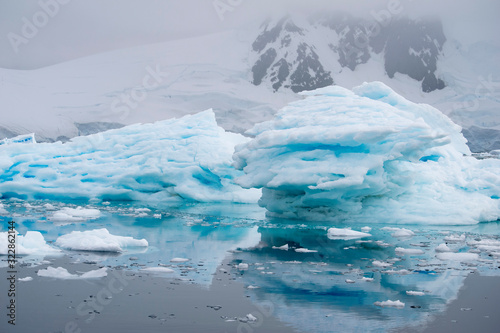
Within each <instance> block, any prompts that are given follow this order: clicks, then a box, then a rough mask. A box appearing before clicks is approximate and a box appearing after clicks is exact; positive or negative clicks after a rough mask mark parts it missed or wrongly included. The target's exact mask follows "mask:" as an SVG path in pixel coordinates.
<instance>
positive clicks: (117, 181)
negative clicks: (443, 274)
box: [0, 110, 260, 213]
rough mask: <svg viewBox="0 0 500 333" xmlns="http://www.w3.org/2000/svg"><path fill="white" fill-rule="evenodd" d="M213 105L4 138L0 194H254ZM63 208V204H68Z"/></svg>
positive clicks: (191, 197)
mask: <svg viewBox="0 0 500 333" xmlns="http://www.w3.org/2000/svg"><path fill="white" fill-rule="evenodd" d="M246 141H248V138H245V137H244V136H242V135H240V134H234V133H229V132H225V131H224V130H223V129H222V128H221V127H219V126H218V125H217V122H216V120H215V115H214V113H213V111H212V110H207V111H204V112H200V113H198V114H195V115H189V116H185V117H183V118H180V119H169V120H165V121H159V122H156V123H153V124H136V125H130V126H127V127H123V128H120V129H115V130H109V131H107V132H103V133H99V134H94V135H89V136H86V137H77V138H74V139H72V140H71V141H70V142H67V143H64V144H63V143H61V142H56V143H31V144H22V145H21V144H6V145H0V194H1V196H2V197H3V198H8V197H18V198H26V199H56V200H58V199H60V200H63V201H64V200H68V199H84V200H89V199H99V200H102V201H106V200H144V201H146V200H147V201H151V200H155V201H164V202H165V201H170V202H172V201H174V202H182V201H183V200H187V201H200V202H214V201H230V202H256V201H257V199H258V198H259V196H260V191H259V190H257V189H242V188H241V187H240V186H238V185H236V184H235V183H234V182H233V179H234V178H235V177H236V176H238V175H240V174H242V172H241V171H238V170H236V169H235V168H233V167H232V163H233V160H232V154H233V152H234V146H235V145H236V144H241V143H243V142H246ZM63 213H64V212H63Z"/></svg>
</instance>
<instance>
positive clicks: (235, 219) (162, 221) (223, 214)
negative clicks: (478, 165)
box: [0, 201, 500, 332]
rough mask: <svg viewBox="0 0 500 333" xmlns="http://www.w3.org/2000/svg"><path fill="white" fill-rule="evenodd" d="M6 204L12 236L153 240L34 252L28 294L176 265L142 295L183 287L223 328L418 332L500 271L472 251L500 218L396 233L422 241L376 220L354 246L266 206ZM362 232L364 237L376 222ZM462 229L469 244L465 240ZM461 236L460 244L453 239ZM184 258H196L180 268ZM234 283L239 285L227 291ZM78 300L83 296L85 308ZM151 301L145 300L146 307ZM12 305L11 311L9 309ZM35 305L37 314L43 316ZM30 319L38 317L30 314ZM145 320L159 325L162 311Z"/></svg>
mask: <svg viewBox="0 0 500 333" xmlns="http://www.w3.org/2000/svg"><path fill="white" fill-rule="evenodd" d="M3 203H4V205H5V208H6V209H7V210H8V211H9V213H10V214H11V215H9V216H5V217H2V218H1V219H0V221H1V222H2V224H1V225H2V227H1V229H0V231H6V230H7V222H8V221H9V220H14V221H15V222H16V223H17V230H18V232H19V233H20V234H22V235H24V234H25V233H26V231H28V230H37V231H40V232H41V233H42V234H43V235H44V237H45V240H46V241H48V242H53V241H55V240H56V239H57V237H59V236H61V235H64V234H67V233H70V232H72V231H75V230H80V231H83V230H91V229H99V228H106V229H108V230H109V232H110V233H111V234H114V235H120V236H132V237H134V238H136V239H141V238H145V239H146V240H148V242H149V247H148V248H147V249H142V248H135V249H133V248H129V249H127V250H126V252H123V253H120V254H111V253H96V252H74V251H63V253H62V254H61V255H60V256H56V257H44V256H35V255H31V256H25V257H23V258H22V259H21V261H20V262H19V263H18V267H19V273H18V277H25V276H32V277H33V278H34V280H33V281H31V282H18V286H17V288H19V289H20V290H21V291H22V290H23V288H28V287H27V286H28V284H29V288H30V290H34V292H33V293H34V294H36V290H37V288H38V286H39V287H40V288H49V289H50V288H51V289H50V290H51V292H52V293H53V294H56V293H57V288H58V287H57V286H58V284H57V283H55V282H53V281H58V280H54V279H52V278H44V277H37V276H36V271H37V270H38V269H44V268H46V267H48V266H53V267H64V268H66V269H68V271H70V272H75V270H76V271H78V270H80V271H88V270H92V269H97V268H98V267H102V266H108V267H109V272H113V271H120V272H127V274H129V275H131V276H140V277H143V276H145V273H144V272H143V271H140V270H141V269H142V268H145V267H158V266H161V267H169V268H172V269H173V270H174V271H175V272H174V273H171V274H147V276H148V277H149V278H141V279H139V280H137V281H135V282H134V283H135V284H134V286H135V287H134V288H138V289H139V290H146V289H147V287H148V286H147V285H146V284H151V285H152V284H153V282H152V281H155V283H154V284H155V285H157V284H158V283H160V284H161V283H165V284H172V283H174V284H180V285H183V286H184V287H182V288H185V290H184V291H183V292H184V293H185V295H190V296H189V297H190V298H191V300H190V302H192V304H195V305H196V304H197V302H198V303H199V306H200V307H203V308H207V306H208V309H205V311H210V312H207V316H208V315H210V316H211V317H210V318H209V317H207V318H206V320H207V323H208V322H209V321H210V322H211V323H212V324H213V325H216V326H217V325H220V330H219V331H221V332H222V331H231V332H232V331H239V332H249V331H252V332H253V331H256V332H266V331H268V330H270V329H271V328H270V327H272V330H273V331H279V329H283V331H298V332H335V331H338V332H356V331H359V332H364V331H367V330H369V331H375V332H376V331H380V332H385V331H387V330H390V329H402V328H405V327H408V326H411V327H419V326H422V325H425V324H426V323H427V322H428V321H429V319H430V318H432V315H435V314H438V313H440V312H443V311H445V310H446V306H447V304H448V303H449V302H450V301H452V300H453V299H455V298H456V297H457V294H458V291H459V290H460V288H461V287H462V285H463V283H464V280H465V278H466V276H467V275H468V274H469V273H470V272H474V271H475V272H479V273H480V274H482V275H489V276H498V275H500V269H499V268H498V267H499V262H498V258H497V257H496V256H495V255H491V253H488V252H486V251H480V250H478V249H477V248H476V247H474V246H473V245H472V244H471V242H473V241H475V240H476V241H477V240H480V239H498V236H499V230H500V229H499V227H500V225H499V223H498V222H491V223H482V224H478V225H473V226H423V225H405V226H401V225H397V226H395V225H391V226H389V227H393V228H407V229H410V230H412V231H413V232H414V235H413V236H411V237H406V238H401V237H399V238H398V237H394V236H393V235H392V234H393V233H394V230H387V229H384V230H383V229H382V228H383V227H388V225H381V224H373V225H370V227H371V228H372V229H371V231H370V233H371V234H372V237H368V238H361V239H347V240H346V239H329V238H328V237H327V229H328V228H330V227H338V228H345V227H347V226H346V225H342V224H335V223H328V222H314V223H312V222H307V223H306V222H304V221H291V220H280V219H268V218H266V217H265V213H264V211H263V210H262V209H260V208H259V207H257V206H255V205H201V204H200V205H191V206H183V207H160V206H149V207H148V208H149V209H150V210H149V211H144V210H141V208H145V207H146V206H144V205H138V204H127V203H123V204H110V205H107V206H106V205H93V206H92V205H91V206H88V205H84V206H85V207H87V208H89V207H93V208H97V209H99V210H100V211H101V212H102V213H103V215H102V217H100V218H98V219H95V220H86V221H80V222H72V223H61V222H54V221H51V216H52V215H53V214H54V212H55V211H54V210H46V209H45V208H44V207H43V204H45V203H47V202H46V201H44V202H30V204H29V205H26V203H25V202H23V201H4V202H3ZM51 204H52V205H54V206H55V209H56V211H57V209H60V208H62V207H68V206H69V207H75V206H73V205H74V204H69V203H65V204H63V203H58V202H51ZM155 214H156V217H155ZM159 214H161V217H160V216H159ZM350 226H351V227H352V228H353V229H354V230H358V231H359V230H360V229H361V227H364V226H365V225H350ZM462 234H464V235H465V237H466V238H465V241H463V240H459V239H458V238H457V237H455V236H460V235H462ZM446 237H447V238H446ZM445 238H446V239H448V241H446V240H445ZM454 238H457V240H455V241H453V239H454ZM445 242H446V243H448V246H449V247H450V248H451V249H452V250H453V251H455V252H468V251H472V252H477V253H478V255H479V259H478V260H474V261H467V262H460V261H450V260H439V259H437V258H436V252H435V248H436V246H438V245H439V244H441V243H445ZM283 245H288V250H284V249H278V248H277V247H282V246H283ZM273 247H274V248H273ZM397 247H401V248H405V249H409V248H411V249H418V250H422V251H423V254H418V255H408V254H402V253H400V252H397V251H396V250H395V249H396V248H397ZM297 249H302V250H299V251H302V252H298V251H296V250H297ZM176 257H180V258H187V259H189V261H187V262H184V263H172V262H170V260H171V259H172V258H176ZM247 265H248V266H247ZM5 266H6V262H5V260H2V262H0V267H2V268H0V272H1V273H2V276H3V275H6V271H7V268H6V267H5ZM77 268H78V269H77ZM23 270H24V271H23ZM108 278H109V277H108ZM158 281H162V282H158ZM228 281H230V283H231V287H227V286H228V283H229V282H228ZM50 283H52V284H50ZM89 283H90V284H91V283H92V282H89V281H86V280H78V281H71V287H68V286H69V285H68V284H64V283H62V282H61V284H60V286H61V288H78V285H80V286H83V287H85V288H87V287H89ZM141 283H142V289H141ZM0 287H1V288H2V290H0V293H2V296H3V294H4V293H6V290H4V289H6V288H7V286H6V285H5V282H4V284H1V285H0ZM130 288H132V287H130ZM179 288H181V287H179ZM228 288H229V289H228ZM49 289H47V290H49ZM224 290H226V291H227V290H231V292H224ZM216 291H217V295H218V296H217V297H218V301H219V302H224V300H226V301H228V302H232V303H231V304H233V305H231V306H229V307H228V306H226V307H222V309H215V310H214V308H213V307H211V306H216V305H217V304H215V305H214V304H206V303H208V302H209V301H208V300H206V297H208V298H210V297H215V296H213V295H214V294H213V293H215V292H216ZM408 291H417V292H421V293H423V295H411V293H410V294H408V293H407V292H408ZM40 293H41V292H40ZM150 293H151V291H150ZM157 293H158V291H154V290H153V291H152V294H150V295H151V296H144V297H145V298H144V299H142V301H141V302H143V303H144V304H146V303H147V304H148V305H147V306H150V307H151V306H153V308H154V304H153V305H151V302H149V301H148V299H150V300H152V299H155V297H157V296H158V295H157ZM204 293H208V294H206V295H205V294H204ZM210 293H212V294H210ZM207 295H208V296H207ZM210 295H212V296H210ZM23 297H28V296H23ZM64 297H65V298H66V300H67V301H68V302H70V303H71V302H73V299H71V297H72V296H70V295H66V294H65V296H64ZM74 297H76V296H74ZM148 297H149V298H148ZM387 300H392V301H396V300H399V301H401V302H403V303H404V307H402V308H394V307H381V306H377V305H375V304H374V303H376V302H382V301H387ZM77 301H78V300H77V299H74V302H75V303H76V302H77ZM26 302H30V303H33V304H35V305H36V302H37V299H36V295H32V296H31V298H26ZM117 302H118V301H115V305H116V304H117ZM119 302H123V304H122V303H120V304H121V305H122V309H123V310H120V309H115V310H114V311H115V312H113V311H108V312H106V311H104V310H103V311H102V313H103V314H102V317H103V318H107V319H106V320H108V321H109V323H112V322H113V320H118V319H117V318H114V317H113V313H114V315H119V314H120V311H128V310H125V309H126V304H125V303H127V302H131V300H128V299H127V298H123V299H120V301H119ZM141 302H136V303H135V304H136V305H138V306H140V304H141ZM179 302H180V303H182V301H180V300H179ZM248 302H251V305H252V306H251V307H248V306H247V305H248V304H247V303H248ZM2 303H3V301H2ZM70 303H68V304H70ZM180 303H179V304H180ZM238 304H240V305H241V307H242V309H241V314H240V315H238V314H235V312H234V311H231V310H235V309H237V308H238ZM179 306H181V305H179ZM2 308H3V309H5V307H4V304H2ZM35 308H36V306H34V307H33V308H30V310H29V311H35V310H33V309H35ZM194 308H197V306H196V307H194ZM194 308H193V307H191V309H192V310H189V309H190V308H186V309H184V310H182V311H183V312H184V314H183V315H185V316H187V317H189V315H190V311H193V313H194V312H195V311H196V310H194ZM231 308H233V309H231ZM65 309H67V310H65V312H64V313H67V315H61V311H59V312H58V313H55V312H56V310H54V313H52V315H51V312H50V311H48V312H47V313H46V315H45V317H42V318H38V319H37V320H35V321H34V322H33V325H34V326H30V327H36V325H37V324H36V321H38V322H41V321H54V320H55V321H58V320H60V321H61V322H65V321H67V320H68V318H73V319H75V318H76V320H78V319H79V318H78V317H79V315H77V314H75V311H74V310H72V307H71V306H67V307H65ZM26 311H28V310H26ZM247 311H250V312H247ZM213 313H216V315H213ZM248 313H252V314H253V315H254V317H255V318H256V319H255V320H254V321H252V318H251V317H250V318H248V317H245V315H246V314H248ZM23 316H24V318H26V317H27V316H26V314H23ZM51 316H52V317H51ZM177 316H178V317H179V316H181V314H179V313H178V314H177ZM4 317H5V316H4V314H3V313H2V318H4ZM80 317H81V316H80ZM141 318H142V317H141ZM203 318H204V317H203V316H201V315H200V317H198V325H202V324H203V321H204V320H205V319H203ZM80 319H81V318H80ZM160 319H161V318H160ZM137 320H145V321H151V320H157V315H156V314H155V315H154V316H153V317H152V318H142V319H137ZM162 320H163V319H162ZM82 322H83V319H82ZM167 322H169V321H167V320H166V319H165V323H167ZM179 322H181V321H180V320H179ZM182 323H183V324H182V325H180V326H178V327H177V330H174V331H186V332H188V331H190V329H189V323H188V322H187V321H185V322H182ZM161 324H163V322H162V323H161ZM109 325H110V324H109ZM193 325H194V324H193ZM242 325H245V326H242ZM266 325H267V326H266ZM269 325H275V326H269ZM90 327H91V326H89V328H90ZM103 327H104V326H103ZM193 327H195V326H193ZM196 327H198V326H196ZM211 327H212V326H211ZM0 328H2V332H3V331H4V329H12V327H10V326H7V324H6V320H3V319H2V322H1V323H0ZM82 328H85V327H84V326H83V327H82ZM155 329H156V328H151V329H150V330H149V331H155ZM159 330H160V329H159ZM61 331H64V329H61ZM83 331H85V330H83ZM88 331H96V329H90V330H88ZM97 331H98V330H97ZM109 331H112V330H109ZM122 331H126V330H125V329H122ZM146 331H148V330H146ZM167 331H168V330H167ZM194 331H196V330H194ZM215 331H217V330H215Z"/></svg>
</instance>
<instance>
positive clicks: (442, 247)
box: [435, 243, 452, 253]
mask: <svg viewBox="0 0 500 333" xmlns="http://www.w3.org/2000/svg"><path fill="white" fill-rule="evenodd" d="M435 251H436V252H441V253H443V252H452V251H451V249H450V248H449V247H448V245H446V244H445V243H441V244H439V245H438V246H436V249H435Z"/></svg>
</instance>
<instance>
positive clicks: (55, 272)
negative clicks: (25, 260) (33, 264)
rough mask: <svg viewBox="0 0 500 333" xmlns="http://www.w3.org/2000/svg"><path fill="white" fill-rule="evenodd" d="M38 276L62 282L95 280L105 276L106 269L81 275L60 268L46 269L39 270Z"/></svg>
mask: <svg viewBox="0 0 500 333" xmlns="http://www.w3.org/2000/svg"><path fill="white" fill-rule="evenodd" d="M37 275H38V276H43V277H51V278H55V279H64V280H78V279H96V278H101V277H104V276H107V275H108V273H107V267H103V268H100V269H96V270H93V271H88V272H86V273H83V274H81V275H78V274H71V273H70V272H68V270H67V269H65V268H62V267H57V268H54V267H47V268H46V269H41V270H39V271H38V272H37Z"/></svg>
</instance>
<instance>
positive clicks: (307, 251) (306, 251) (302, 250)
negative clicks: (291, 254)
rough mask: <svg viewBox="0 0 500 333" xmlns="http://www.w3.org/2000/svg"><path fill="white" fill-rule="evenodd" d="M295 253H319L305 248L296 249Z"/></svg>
mask: <svg viewBox="0 0 500 333" xmlns="http://www.w3.org/2000/svg"><path fill="white" fill-rule="evenodd" d="M295 252H299V253H313V252H318V251H316V250H309V249H306V248H304V247H301V248H300V249H295Z"/></svg>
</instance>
